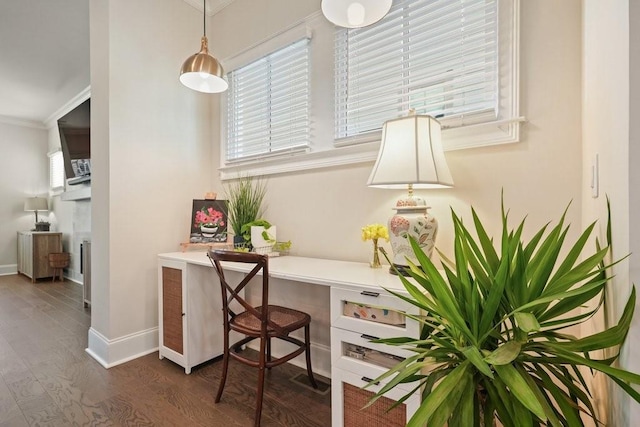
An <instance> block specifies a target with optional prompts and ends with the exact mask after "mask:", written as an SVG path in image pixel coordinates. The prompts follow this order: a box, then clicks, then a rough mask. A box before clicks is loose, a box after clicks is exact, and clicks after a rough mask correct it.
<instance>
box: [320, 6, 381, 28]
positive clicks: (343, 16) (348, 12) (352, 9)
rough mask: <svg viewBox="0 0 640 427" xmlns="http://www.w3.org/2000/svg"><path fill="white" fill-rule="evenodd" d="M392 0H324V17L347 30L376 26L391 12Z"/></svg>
mask: <svg viewBox="0 0 640 427" xmlns="http://www.w3.org/2000/svg"><path fill="white" fill-rule="evenodd" d="M392 3H393V2H392V0H322V4H321V8H322V13H323V14H324V16H325V17H326V18H327V19H328V20H329V21H331V22H333V23H334V24H336V25H338V26H340V27H345V28H359V27H366V26H367V25H371V24H375V23H376V22H378V21H379V20H381V19H382V18H384V16H385V15H386V14H387V13H388V12H389V9H391V5H392Z"/></svg>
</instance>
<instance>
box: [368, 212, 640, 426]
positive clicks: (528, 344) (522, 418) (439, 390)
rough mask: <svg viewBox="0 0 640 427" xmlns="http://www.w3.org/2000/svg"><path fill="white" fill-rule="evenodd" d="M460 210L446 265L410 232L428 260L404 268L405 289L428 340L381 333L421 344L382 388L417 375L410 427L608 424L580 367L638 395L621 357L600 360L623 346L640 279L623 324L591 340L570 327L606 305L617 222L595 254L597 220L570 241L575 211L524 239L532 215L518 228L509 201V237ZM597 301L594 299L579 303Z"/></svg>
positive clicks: (397, 342) (504, 225) (504, 224)
mask: <svg viewBox="0 0 640 427" xmlns="http://www.w3.org/2000/svg"><path fill="white" fill-rule="evenodd" d="M565 214H566V213H565ZM452 217H453V224H454V253H455V257H454V259H453V260H448V259H446V258H445V257H444V256H442V258H443V259H444V261H443V266H442V268H443V270H444V275H443V274H441V273H440V272H439V271H438V270H437V268H436V267H435V265H434V264H433V263H432V262H431V260H430V259H429V258H428V257H426V256H425V255H424V253H423V252H422V251H421V250H420V247H419V245H418V244H417V242H415V241H411V244H412V246H413V249H414V253H415V255H416V257H417V259H418V262H419V266H416V265H411V272H410V275H411V278H412V279H413V280H411V279H407V278H405V277H402V276H400V277H401V280H402V282H403V284H404V286H405V288H406V289H407V291H408V292H409V294H410V297H405V296H403V295H400V294H397V293H396V294H395V295H396V296H397V297H398V298H402V299H404V300H405V301H407V302H409V303H410V304H413V305H415V306H417V307H419V308H420V309H421V310H423V312H424V313H425V314H424V316H421V317H416V320H418V321H419V322H421V323H422V333H421V337H420V339H419V340H415V339H411V338H402V337H401V338H394V339H382V340H379V342H384V343H387V344H391V345H400V346H403V347H407V348H409V349H411V350H413V351H414V352H415V354H414V355H413V356H411V357H409V358H407V359H405V360H404V361H403V362H401V363H399V364H398V365H397V366H395V367H394V368H393V369H391V370H390V371H389V372H387V373H386V374H385V375H382V376H381V377H379V378H377V379H376V380H375V381H380V380H383V379H387V380H389V382H388V384H387V385H386V386H385V387H383V388H382V389H381V390H380V392H379V393H378V394H377V396H381V395H382V394H384V393H385V392H386V391H388V390H389V389H391V388H393V387H395V386H396V385H397V384H398V383H400V382H404V383H406V382H415V385H416V388H415V389H414V392H418V391H419V390H421V392H422V404H421V405H420V407H419V409H418V410H417V412H416V413H415V414H414V416H413V417H412V418H411V420H410V421H409V423H408V426H424V425H428V426H429V427H440V426H442V425H444V424H445V423H448V425H449V427H456V426H465V427H466V426H471V425H473V426H479V425H486V426H490V425H493V423H494V420H495V419H496V418H497V419H499V421H500V422H501V423H502V424H503V425H504V426H506V427H509V426H516V427H524V426H533V425H536V426H537V425H552V426H581V425H583V424H582V420H581V413H582V414H585V416H586V417H591V418H593V420H595V421H596V422H598V420H597V417H596V412H595V410H594V407H593V405H592V402H591V394H590V391H589V387H588V385H587V382H586V381H585V378H584V376H583V375H584V374H583V371H581V370H580V367H587V368H590V369H591V370H596V371H600V372H603V373H604V374H606V375H607V376H608V377H609V378H611V379H612V380H613V381H614V382H616V383H617V384H618V385H620V386H621V387H622V389H623V390H625V391H626V392H627V393H628V394H629V395H630V396H632V397H633V398H634V399H635V400H636V401H639V402H640V394H639V393H638V392H637V391H635V390H634V389H633V388H632V387H631V386H630V385H629V383H635V384H638V383H640V375H637V374H634V373H630V372H627V371H624V370H622V369H619V368H615V367H613V366H612V364H613V362H614V361H615V360H616V358H617V354H616V356H615V357H611V358H605V359H602V358H597V357H599V356H597V355H594V354H593V353H592V352H595V351H598V350H603V349H614V350H616V351H617V350H618V346H620V345H621V344H622V343H623V341H624V339H625V337H626V335H627V332H628V330H629V325H630V322H631V318H632V316H633V310H634V306H635V300H636V297H635V288H634V289H632V291H631V295H630V296H629V300H628V302H627V304H626V306H625V308H624V311H623V314H622V317H621V318H620V321H619V323H618V324H617V325H616V326H613V327H611V328H609V329H607V330H605V331H603V332H600V333H596V334H594V335H591V336H587V337H584V338H576V337H574V336H572V335H569V334H568V333H566V332H563V330H566V328H569V327H575V326H576V325H579V324H580V323H582V322H585V321H586V320H587V319H589V318H590V317H591V316H592V315H593V314H594V313H595V312H596V311H597V310H598V309H599V308H600V307H601V306H602V304H603V301H604V291H605V287H606V286H607V284H609V276H608V274H607V269H608V267H610V266H611V265H610V264H609V265H608V264H607V261H606V260H607V258H608V255H607V254H608V253H609V250H610V235H611V231H610V230H611V229H610V226H609V227H608V228H607V244H606V246H605V247H601V245H600V244H599V243H598V241H597V239H596V249H595V252H594V253H593V254H590V255H586V256H585V255H584V252H585V251H584V249H585V245H586V243H587V242H588V241H589V240H590V237H591V235H592V232H593V229H594V225H595V224H591V225H590V226H589V227H587V229H586V230H585V231H584V232H583V233H582V235H581V236H580V237H579V238H578V239H577V241H576V242H575V243H574V244H573V246H571V247H570V248H566V249H568V250H564V249H563V248H564V244H565V238H566V235H567V231H568V228H569V227H568V225H565V224H564V221H565V215H563V216H562V218H561V219H560V221H559V223H558V225H556V226H555V227H553V228H550V227H549V226H548V225H547V226H545V227H543V228H542V229H541V230H540V231H538V232H537V233H536V234H535V235H534V236H533V238H531V240H529V241H528V242H524V241H523V238H522V233H523V228H524V220H523V221H522V222H520V224H519V225H518V226H517V228H515V229H509V226H508V221H507V217H508V214H507V213H506V212H505V210H504V206H503V208H502V237H501V239H500V242H499V243H500V244H499V245H494V241H493V239H491V238H490V237H489V236H488V235H487V232H486V231H485V227H484V226H483V225H482V223H481V221H480V219H479V218H478V216H477V215H476V212H475V211H474V210H473V209H472V217H473V223H474V226H475V231H476V233H475V234H476V236H477V237H475V238H474V236H473V235H472V234H471V233H470V231H469V230H468V229H467V227H466V226H465V225H464V224H463V222H462V220H461V218H460V217H459V216H458V215H456V213H455V212H452ZM496 246H499V249H497V248H496ZM561 254H564V255H561ZM594 299H595V306H592V307H591V308H586V309H583V311H582V312H580V311H579V310H576V309H579V308H581V307H585V306H586V305H587V303H589V302H590V301H592V300H594ZM587 307H588V306H587ZM590 353H591V354H592V355H593V357H592V356H591V355H590ZM407 397H408V395H407ZM472 420H473V421H472Z"/></svg>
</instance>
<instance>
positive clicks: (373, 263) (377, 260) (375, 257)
mask: <svg viewBox="0 0 640 427" xmlns="http://www.w3.org/2000/svg"><path fill="white" fill-rule="evenodd" d="M369 267H371V268H380V267H382V264H380V253H379V251H378V239H373V260H372V261H371V262H370V263H369Z"/></svg>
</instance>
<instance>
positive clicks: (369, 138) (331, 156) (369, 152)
mask: <svg viewBox="0 0 640 427" xmlns="http://www.w3.org/2000/svg"><path fill="white" fill-rule="evenodd" d="M524 121H525V118H524V117H517V118H513V119H506V120H498V121H493V122H487V123H479V124H473V125H468V126H461V127H456V128H449V129H442V143H443V145H444V150H445V151H452V150H462V149H466V148H474V147H485V146H489V145H498V144H508V143H513V142H518V141H519V140H520V124H521V123H522V122H524ZM380 138H381V132H380V131H378V132H372V133H370V134H367V135H363V136H360V137H357V138H350V139H346V140H342V141H336V143H335V148H332V149H329V150H323V151H316V152H307V153H302V154H301V153H288V154H286V155H282V156H279V157H269V158H265V159H256V160H253V161H247V162H242V163H238V164H232V165H226V166H222V167H220V169H219V171H220V179H222V180H223V181H224V180H229V179H235V178H238V177H239V176H243V175H251V176H263V175H273V174H284V173H291V172H298V171H302V170H309V169H320V168H327V167H333V166H342V165H350V164H357V163H365V162H373V161H375V160H376V158H377V157H378V150H379V148H380ZM363 141H366V142H363ZM349 144H352V145H349Z"/></svg>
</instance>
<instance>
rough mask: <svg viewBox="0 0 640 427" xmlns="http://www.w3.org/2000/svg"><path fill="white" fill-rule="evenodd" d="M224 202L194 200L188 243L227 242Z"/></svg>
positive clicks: (226, 214)
mask: <svg viewBox="0 0 640 427" xmlns="http://www.w3.org/2000/svg"><path fill="white" fill-rule="evenodd" d="M227 224H228V209H227V201H226V200H209V199H194V200H193V208H192V210H191V234H190V237H189V243H225V242H227Z"/></svg>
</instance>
